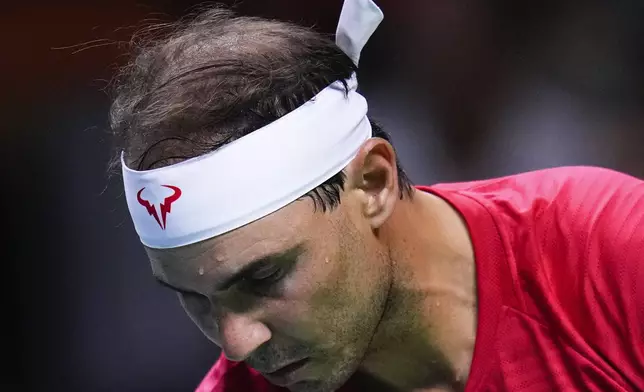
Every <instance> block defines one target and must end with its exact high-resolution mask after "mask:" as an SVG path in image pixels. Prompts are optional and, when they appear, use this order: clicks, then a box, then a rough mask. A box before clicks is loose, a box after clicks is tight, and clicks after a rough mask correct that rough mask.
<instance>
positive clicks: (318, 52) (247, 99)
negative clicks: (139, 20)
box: [110, 8, 411, 391]
mask: <svg viewBox="0 0 644 392" xmlns="http://www.w3.org/2000/svg"><path fill="white" fill-rule="evenodd" d="M355 71H356V66H355V65H354V64H353V62H352V61H351V59H349V58H348V57H347V56H346V55H345V54H344V53H343V52H342V51H341V50H340V49H339V48H338V47H337V46H336V45H335V43H334V42H333V41H332V40H331V39H329V38H328V37H325V36H323V35H320V34H318V33H316V32H314V31H312V30H310V29H307V28H304V27H300V26H296V25H293V24H289V23H284V22H279V21H271V20H266V19H261V18H252V17H239V16H235V15H234V14H233V13H232V12H230V11H228V10H225V9H220V8H213V9H209V10H206V11H204V12H202V13H200V14H198V15H197V16H196V17H194V18H192V19H190V20H185V21H182V22H181V23H179V24H177V25H176V26H174V28H173V31H172V32H171V33H170V34H169V35H165V36H163V37H158V38H157V39H155V40H152V41H149V42H147V43H146V44H144V45H141V46H140V48H139V50H138V51H137V53H135V56H134V59H133V61H132V62H131V63H130V64H129V65H128V66H127V67H125V68H124V70H123V72H122V74H121V75H120V77H119V78H118V79H117V82H116V91H115V92H116V97H115V99H114V102H113V105H112V109H111V113H110V122H111V127H112V131H113V133H114V136H115V139H116V141H117V146H116V147H117V151H119V153H120V151H124V152H125V157H126V163H127V165H128V166H129V167H130V168H133V169H136V170H148V169H155V168H160V167H163V166H167V165H172V164H175V163H178V162H181V161H183V160H186V159H189V158H193V157H197V156H200V155H203V154H205V153H209V152H211V151H215V150H217V149H218V148H220V147H222V146H224V145H226V144H227V143H229V142H232V141H234V140H236V139H239V138H242V137H244V136H245V135H248V134H249V133H251V132H253V131H254V130H257V129H259V128H261V127H263V126H265V125H267V124H269V123H271V122H273V121H275V120H276V119H278V118H280V117H282V116H284V115H286V114H288V113H289V112H291V111H293V110H295V109H296V108H297V107H299V106H301V105H303V104H304V103H305V102H307V101H308V100H310V99H311V98H313V97H314V96H315V95H316V94H317V93H318V92H319V91H321V90H322V89H324V88H325V87H326V86H328V85H329V84H331V83H332V82H334V81H337V80H345V79H347V78H349V77H350V76H351V74H352V73H353V72H355ZM372 128H373V134H374V138H372V139H369V140H368V141H367V142H365V143H364V144H363V146H362V147H361V149H360V151H359V152H358V154H357V156H356V157H355V158H354V159H353V161H352V162H351V163H350V164H349V165H348V166H347V167H346V168H345V170H343V171H342V172H340V173H337V174H336V175H334V176H333V177H332V178H330V179H329V180H328V181H326V182H325V183H324V184H322V185H320V186H319V187H317V188H316V189H314V190H313V191H311V192H310V193H309V194H307V195H303V197H302V198H300V199H299V200H298V201H296V202H293V203H291V204H289V205H288V206H286V207H284V208H282V209H280V210H278V211H277V212H275V213H273V214H270V215H268V216H266V217H264V218H262V219H260V220H257V221H255V222H253V223H251V224H248V225H246V226H243V227H241V228H239V229H236V230H234V231H232V232H229V233H226V234H223V235H221V236H218V237H216V238H213V239H210V240H206V241H203V242H200V243H197V244H193V245H188V246H184V247H180V248H175V249H166V250H155V249H147V251H148V255H149V256H150V259H151V263H152V269H153V272H154V274H155V276H156V277H157V278H158V279H159V280H161V281H162V282H163V283H165V284H167V285H170V286H172V287H173V288H175V289H178V291H179V297H180V299H181V302H182V304H183V306H184V308H185V309H186V311H187V312H188V314H189V315H190V317H191V318H192V319H193V321H194V322H195V323H196V324H197V325H198V326H199V328H200V329H201V330H202V331H203V332H204V334H206V336H208V337H209V338H210V339H211V340H212V341H214V342H215V343H216V344H218V345H219V346H220V347H222V349H223V351H224V353H225V354H226V355H227V356H228V357H229V358H231V359H233V360H244V361H246V362H247V363H248V364H249V365H250V366H252V367H254V368H256V369H257V370H259V371H262V372H265V373H267V372H269V371H271V370H275V369H276V368H278V367H280V366H283V365H286V364H288V363H290V362H292V361H294V360H299V359H302V358H306V359H307V361H308V362H307V365H306V366H305V367H304V368H302V369H300V370H298V371H297V372H294V373H289V374H288V375H286V376H280V377H278V376H271V375H267V377H268V378H269V380H271V381H273V382H275V383H277V384H289V387H291V388H292V389H298V390H320V391H324V390H332V389H333V388H335V387H337V386H339V385H340V384H342V383H343V382H344V381H346V379H347V378H348V377H349V376H350V374H351V373H353V372H354V371H355V369H356V368H357V367H358V365H359V363H360V360H361V358H362V356H364V353H365V351H366V350H367V346H368V345H369V342H370V337H371V336H372V335H373V332H374V330H375V328H376V327H377V325H378V322H379V319H380V316H381V315H382V312H383V309H384V307H385V302H386V298H387V290H388V287H389V283H390V282H389V265H388V261H389V260H388V255H387V249H386V247H385V246H383V244H382V242H381V241H380V238H379V229H380V228H381V227H382V226H383V225H384V224H385V223H386V221H387V219H388V218H389V217H390V216H391V214H392V213H393V211H394V209H395V207H396V204H397V203H398V202H399V201H400V199H402V198H404V197H411V184H410V182H409V180H408V179H407V177H406V176H405V174H404V172H403V171H402V169H401V168H400V165H399V164H398V162H397V158H396V154H395V152H394V149H393V147H392V146H391V144H390V143H389V141H388V140H389V139H388V137H387V135H386V134H385V133H384V132H383V131H382V129H381V128H380V127H379V126H378V125H377V124H375V123H373V122H372ZM305 131H306V130H303V132H305ZM267 148H272V149H273V150H274V153H275V154H279V143H278V141H276V143H275V145H274V146H273V147H269V146H267ZM239 159H240V160H252V157H243V156H240V157H239ZM118 162H119V160H118V159H116V158H115V160H114V163H115V166H116V164H117V163H118ZM294 164H297V163H294ZM221 170H226V168H221ZM207 175H208V174H207V173H204V176H207ZM249 175H252V172H251V173H249ZM221 186H224V187H225V186H232V184H221ZM261 191H262V190H261V189H249V190H248V192H257V193H261ZM271 377H273V378H271Z"/></svg>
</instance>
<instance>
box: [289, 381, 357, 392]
mask: <svg viewBox="0 0 644 392" xmlns="http://www.w3.org/2000/svg"><path fill="white" fill-rule="evenodd" d="M345 382H346V380H303V381H299V382H296V383H293V384H291V385H289V386H288V387H287V389H288V390H289V391H291V392H334V391H337V390H338V389H339V388H340V387H342V385H344V383H345Z"/></svg>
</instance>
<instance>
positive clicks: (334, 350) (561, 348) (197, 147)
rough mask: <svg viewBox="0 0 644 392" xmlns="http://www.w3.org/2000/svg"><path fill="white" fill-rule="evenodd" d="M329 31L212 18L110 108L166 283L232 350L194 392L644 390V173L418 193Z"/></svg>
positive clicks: (363, 30)
mask: <svg viewBox="0 0 644 392" xmlns="http://www.w3.org/2000/svg"><path fill="white" fill-rule="evenodd" d="M381 19H382V14H381V13H380V10H379V9H378V8H377V7H376V6H375V5H374V4H373V3H372V2H371V1H370V0H347V1H346V3H345V5H344V8H343V11H342V14H341V16H340V22H339V26H338V32H337V35H336V41H337V45H336V44H334V43H333V42H332V41H330V40H327V39H326V38H324V37H322V36H320V35H319V34H317V33H314V32H312V31H311V30H309V29H305V28H302V27H298V26H296V25H292V24H288V23H284V22H279V21H269V20H265V19H261V18H248V17H236V16H234V15H232V14H231V13H230V12H229V11H226V10H223V9H217V8H215V9H211V10H208V11H205V12H203V13H202V14H200V15H198V16H197V17H196V18H195V19H194V20H192V21H190V22H185V23H184V24H181V25H179V26H178V27H177V28H176V29H174V30H173V32H172V34H171V35H169V36H168V37H165V38H161V39H159V40H157V41H154V42H151V43H150V44H148V45H142V46H141V47H140V51H139V52H138V53H137V55H136V57H135V59H134V61H133V62H132V63H131V64H130V65H129V67H127V68H126V69H125V71H124V72H123V74H122V75H121V77H120V79H119V80H118V84H117V85H118V89H117V96H116V98H115V100H114V103H113V106H112V111H111V124H112V129H113V131H114V133H115V135H116V136H117V140H119V141H121V145H120V147H119V152H121V151H122V154H120V155H119V160H120V163H121V164H122V170H123V176H124V185H125V194H126V198H127V202H128V206H129V210H130V213H131V215H132V219H133V222H134V226H135V228H136V230H137V232H138V234H139V236H140V238H141V241H142V242H143V244H144V245H145V249H146V251H147V254H148V256H149V258H150V261H151V265H152V271H153V274H154V276H155V277H156V278H157V279H158V280H159V281H160V282H161V283H162V284H163V285H165V286H168V287H170V288H172V289H174V290H176V291H177V292H178V293H179V298H180V301H181V304H182V305H183V307H184V308H185V310H186V312H187V313H188V314H189V315H190V317H191V318H192V320H193V321H194V322H195V323H196V324H197V326H198V327H199V328H200V329H201V330H202V332H203V333H204V334H205V335H206V336H207V337H208V338H209V339H211V340H212V341H213V342H214V343H215V344H217V345H218V346H220V347H221V349H222V357H221V358H220V359H219V360H218V361H217V363H216V364H215V366H214V367H213V369H212V370H211V371H210V372H209V373H208V374H207V375H206V377H205V378H204V380H203V382H202V383H201V385H200V386H199V387H198V388H197V391H198V392H223V391H227V392H242V391H249V392H253V391H256V392H259V391H278V390H285V389H284V388H288V389H289V390H292V391H334V390H342V391H377V390H392V391H439V390H440V391H448V390H458V391H462V390H465V391H468V392H469V391H530V392H534V391H642V390H644V283H643V282H644V259H643V257H642V254H643V252H644V183H643V182H642V181H640V180H638V179H635V178H633V177H630V176H627V175H625V174H621V173H617V172H613V171H610V170H606V169H599V168H590V167H568V168H557V169H550V170H542V171H536V172H531V173H524V174H518V175H514V176H509V177H505V178H497V179H489V180H482V181H477V182H470V183H461V184H440V185H435V186H431V187H422V186H419V187H415V188H414V187H412V186H411V184H410V182H409V180H408V178H407V177H406V175H405V173H404V171H403V170H402V169H401V167H400V165H399V164H398V160H397V158H396V154H395V151H394V149H393V147H392V145H391V144H390V142H389V139H388V137H387V136H386V134H385V133H384V132H383V130H382V129H381V128H380V127H379V126H378V125H377V124H376V123H374V122H373V121H371V120H370V119H368V117H366V113H367V105H366V101H365V100H364V98H363V97H362V96H361V95H360V94H358V93H357V91H356V86H357V82H356V71H357V64H358V61H359V55H360V51H361V49H362V47H363V46H364V44H365V43H366V41H367V39H368V38H369V36H370V35H371V34H372V33H373V31H374V30H375V28H376V27H377V25H378V24H379V23H380V21H381Z"/></svg>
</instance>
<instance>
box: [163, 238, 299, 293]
mask: <svg viewBox="0 0 644 392" xmlns="http://www.w3.org/2000/svg"><path fill="white" fill-rule="evenodd" d="M304 247H305V244H304V242H301V243H299V244H297V245H295V246H293V247H291V248H288V249H286V250H283V251H279V252H275V253H270V254H267V255H264V256H261V257H258V258H256V259H254V260H251V261H250V262H248V263H246V264H245V265H244V266H243V267H242V268H240V269H239V270H238V271H236V272H235V273H233V274H232V275H231V276H229V277H227V278H225V279H223V280H221V281H220V282H217V283H216V284H215V286H214V288H213V291H225V290H227V289H229V288H230V287H232V286H233V285H235V284H236V283H237V282H239V281H241V280H243V279H245V278H247V277H249V276H251V275H252V274H253V273H255V272H256V271H258V270H260V269H261V268H263V267H265V266H266V265H268V264H270V263H273V262H275V261H276V260H280V259H284V258H287V257H292V258H295V257H297V256H299V255H300V254H301V253H302V252H303V251H304ZM155 278H156V280H157V282H158V283H159V284H161V286H164V287H166V288H169V289H171V290H174V291H176V292H179V293H183V294H197V295H203V294H201V293H199V292H197V291H195V290H189V289H184V288H181V287H177V286H174V285H172V284H170V283H168V282H166V281H164V280H162V279H161V278H159V277H158V276H155Z"/></svg>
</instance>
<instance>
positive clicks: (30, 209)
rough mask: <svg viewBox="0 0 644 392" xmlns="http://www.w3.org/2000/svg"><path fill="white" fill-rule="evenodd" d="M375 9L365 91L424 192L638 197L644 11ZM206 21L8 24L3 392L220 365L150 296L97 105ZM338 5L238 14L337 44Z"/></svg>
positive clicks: (449, 4) (52, 15) (88, 12)
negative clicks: (605, 175) (127, 75)
mask: <svg viewBox="0 0 644 392" xmlns="http://www.w3.org/2000/svg"><path fill="white" fill-rule="evenodd" d="M376 1H377V3H378V4H379V5H380V6H381V8H382V9H383V11H384V13H385V21H384V23H383V24H382V25H381V27H380V28H379V30H378V31H377V32H376V34H375V35H374V37H373V39H372V40H371V41H370V42H369V44H368V45H367V47H366V49H365V52H364V54H363V57H362V60H361V66H362V68H363V69H362V71H361V73H360V81H361V86H362V90H363V93H364V94H365V95H366V96H367V98H368V99H369V101H370V107H371V109H370V113H371V116H372V117H374V118H375V119H377V120H380V122H382V123H383V125H384V126H385V128H386V129H387V130H388V131H389V132H390V133H391V134H392V135H393V137H394V144H395V146H396V147H397V149H398V152H399V154H400V156H401V161H402V163H403V165H404V166H405V167H406V168H407V170H408V173H409V174H410V176H411V178H412V180H414V181H415V182H416V183H419V184H430V183H435V182H447V181H462V180H469V179H475V178H488V177H494V176H500V175H506V174H512V173H517V172H520V171H526V170H532V169H538V168H545V167H551V166H559V165H579V164H583V165H599V166H605V167H610V168H614V169H617V170H621V171H624V172H627V173H631V174H634V175H636V176H640V177H644V153H643V152H642V148H643V147H644V73H643V72H642V71H643V70H644V2H641V1H639V0H632V1H627V0H610V1H608V0H605V1H599V0H584V1H572V0H543V1H539V2H517V1H511V0H487V1H483V0H465V1H463V0H461V1H455V0H415V1H402V0H376ZM226 3H229V4H230V3H232V2H230V1H229V2H226ZM195 4H197V2H192V1H169V0H166V1H156V2H155V1H152V0H141V1H137V2H134V1H130V0H112V1H110V2H105V3H97V2H95V3H90V2H84V3H81V5H76V4H73V3H68V2H49V3H44V2H43V3H42V4H39V3H33V2H24V3H22V2H14V3H13V5H4V6H2V12H1V13H0V21H1V22H2V23H0V32H1V34H0V40H1V42H2V46H1V50H2V52H1V54H0V67H2V68H1V69H2V72H0V77H2V80H1V82H2V86H3V87H4V91H5V92H6V93H5V94H2V105H1V106H0V107H1V109H0V110H1V111H2V118H4V119H5V120H3V127H2V133H1V134H0V141H1V143H0V145H1V146H2V154H0V157H1V159H2V160H3V161H2V166H1V167H2V168H3V175H2V178H3V182H4V183H3V185H2V199H1V200H2V202H3V203H2V207H3V211H4V214H3V215H4V216H8V220H6V219H5V220H4V222H5V225H4V226H5V229H7V230H8V231H7V232H8V233H9V234H8V236H3V237H4V238H5V241H6V244H7V245H8V247H9V252H8V255H9V257H8V260H6V262H7V265H8V266H9V268H8V270H6V272H5V273H4V274H3V275H2V277H3V280H4V281H5V284H3V285H2V287H3V288H4V289H3V290H4V291H5V292H4V293H3V294H4V295H3V299H4V300H3V303H4V304H3V305H4V306H3V310H4V312H3V314H4V316H5V321H3V322H2V325H3V329H5V331H3V332H4V333H3V335H2V336H3V339H4V340H5V343H4V344H3V349H2V352H3V354H5V357H6V359H8V361H5V363H7V364H8V366H3V373H6V375H4V376H3V377H2V378H1V380H0V383H1V384H0V387H2V388H1V389H2V390H3V391H70V392H71V391H190V390H194V387H195V386H196V385H197V383H198V382H199V380H200V379H201V377H202V376H203V374H204V373H205V372H206V371H207V369H208V368H209V367H210V365H211V364H212V363H213V362H214V361H215V359H216V357H217V355H218V352H217V349H216V347H215V346H214V345H212V344H210V343H209V342H208V341H207V340H206V339H205V338H204V337H202V336H201V334H200V333H199V331H198V330H197V328H196V327H194V326H193V325H192V324H191V322H190V321H189V319H188V317H187V316H185V315H184V313H183V311H182V310H181V308H180V306H179V303H178V301H177V299H176V297H175V296H174V294H172V293H171V292H169V291H167V290H166V289H163V288H161V287H160V286H158V285H157V283H155V282H154V280H153V278H152V276H151V273H150V269H149V266H148V264H147V260H146V258H145V255H144V253H143V249H142V247H141V245H140V244H139V242H138V238H137V236H136V235H135V232H134V230H133V227H132V225H131V223H130V221H129V218H128V215H127V210H126V206H125V201H124V199H123V198H122V197H121V184H120V182H119V180H120V179H119V178H116V179H113V180H111V181H110V180H108V177H107V175H106V163H107V160H108V159H109V157H110V154H111V151H110V148H111V146H110V140H109V135H108V133H107V132H106V126H107V111H108V106H109V94H108V93H107V92H106V91H105V88H106V86H107V85H108V81H109V80H110V78H111V77H112V76H113V75H114V73H115V71H116V69H117V67H118V66H119V65H122V64H123V61H125V60H126V59H127V57H126V56H125V54H126V53H127V49H128V47H127V41H128V40H129V37H130V36H131V34H132V33H133V32H134V31H136V27H137V26H141V25H142V23H145V21H147V22H150V21H159V22H161V21H170V20H173V19H176V18H177V17H179V16H181V15H184V14H185V13H186V12H187V11H188V10H189V9H190V7H191V6H194V5H195ZM341 5H342V0H318V1H302V0H245V1H241V2H240V1H237V9H238V11H239V12H241V13H245V14H252V15H262V16H270V17H275V18H279V19H286V20H291V21H294V22H298V23H302V24H305V25H309V26H315V28H316V29H318V30H319V31H322V32H326V33H332V32H334V31H335V24H336V21H337V17H338V15H339V11H340V8H341Z"/></svg>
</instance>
